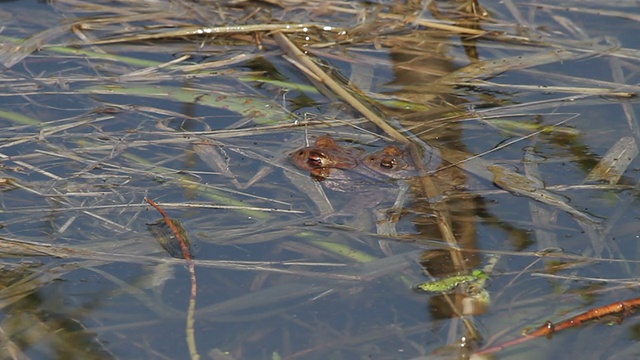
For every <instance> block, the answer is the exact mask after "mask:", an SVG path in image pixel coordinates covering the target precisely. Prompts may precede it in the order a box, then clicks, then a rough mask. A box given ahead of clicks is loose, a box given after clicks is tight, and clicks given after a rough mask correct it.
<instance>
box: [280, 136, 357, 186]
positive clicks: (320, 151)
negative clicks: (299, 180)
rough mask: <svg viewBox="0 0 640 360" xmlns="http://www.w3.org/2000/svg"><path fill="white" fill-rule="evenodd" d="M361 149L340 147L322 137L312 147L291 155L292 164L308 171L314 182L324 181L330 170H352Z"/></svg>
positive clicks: (328, 138)
mask: <svg viewBox="0 0 640 360" xmlns="http://www.w3.org/2000/svg"><path fill="white" fill-rule="evenodd" d="M362 153H364V150H363V149H360V148H356V147H344V146H340V145H339V144H338V143H337V142H336V141H335V140H334V139H333V138H332V137H331V136H329V135H323V136H320V137H318V138H317V139H316V142H315V143H314V145H313V146H307V147H303V148H301V149H298V150H296V151H294V152H293V153H292V154H291V159H292V160H293V163H294V164H295V165H296V166H298V167H299V168H300V169H302V170H308V171H309V172H310V173H311V176H312V177H313V178H315V179H316V180H321V181H322V180H325V179H327V178H328V177H329V176H330V174H331V169H353V168H355V167H356V166H357V165H358V160H357V159H358V158H359V157H360V155H362Z"/></svg>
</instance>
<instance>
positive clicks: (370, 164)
mask: <svg viewBox="0 0 640 360" xmlns="http://www.w3.org/2000/svg"><path fill="white" fill-rule="evenodd" d="M360 163H361V164H362V165H363V167H364V168H366V169H368V170H369V171H371V172H373V173H375V174H379V175H382V176H385V177H387V178H391V179H397V180H399V179H408V178H411V177H413V176H416V175H417V171H416V168H415V166H414V165H413V161H412V160H411V157H410V156H409V154H408V153H407V152H406V151H404V150H402V149H401V148H399V147H398V146H396V145H388V146H386V147H384V148H383V149H382V150H379V151H376V152H374V153H371V154H367V155H365V156H363V157H362V158H361V159H360Z"/></svg>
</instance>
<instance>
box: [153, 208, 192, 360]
mask: <svg viewBox="0 0 640 360" xmlns="http://www.w3.org/2000/svg"><path fill="white" fill-rule="evenodd" d="M144 200H145V201H146V202H147V203H149V205H151V206H153V207H154V208H155V209H156V210H158V212H159V213H160V215H162V218H163V219H164V222H166V223H167V225H168V226H169V228H170V229H171V231H172V232H173V235H175V237H176V239H178V242H180V248H182V255H183V256H184V259H185V260H186V261H187V264H188V266H189V275H190V276H191V295H190V297H189V311H188V312H187V329H186V331H187V344H188V346H189V352H190V355H191V359H193V360H197V359H200V355H199V354H198V349H197V347H196V340H195V339H196V337H195V332H194V330H193V325H194V323H195V320H194V314H195V310H196V295H197V294H198V285H197V282H196V265H195V263H194V262H193V259H192V258H191V252H190V251H189V247H188V246H187V242H186V241H185V239H184V238H183V237H182V235H180V231H179V230H178V228H177V227H176V226H175V225H174V224H173V221H172V220H171V218H170V217H169V215H167V213H166V212H165V211H164V210H163V209H162V208H161V207H160V205H158V204H156V203H155V201H153V200H151V199H149V198H144Z"/></svg>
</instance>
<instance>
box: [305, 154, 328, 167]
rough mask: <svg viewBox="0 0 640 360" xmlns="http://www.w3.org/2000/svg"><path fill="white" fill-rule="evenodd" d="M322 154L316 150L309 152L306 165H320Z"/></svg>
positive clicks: (322, 158)
mask: <svg viewBox="0 0 640 360" xmlns="http://www.w3.org/2000/svg"><path fill="white" fill-rule="evenodd" d="M323 160H324V155H323V154H322V153H321V152H318V151H311V152H309V158H308V159H307V165H309V166H311V167H322V163H323Z"/></svg>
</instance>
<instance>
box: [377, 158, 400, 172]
mask: <svg viewBox="0 0 640 360" xmlns="http://www.w3.org/2000/svg"><path fill="white" fill-rule="evenodd" d="M397 164H398V162H397V161H396V159H395V158H393V157H385V158H382V160H380V166H381V167H383V168H387V169H393V168H394V167H396V165H397Z"/></svg>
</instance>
